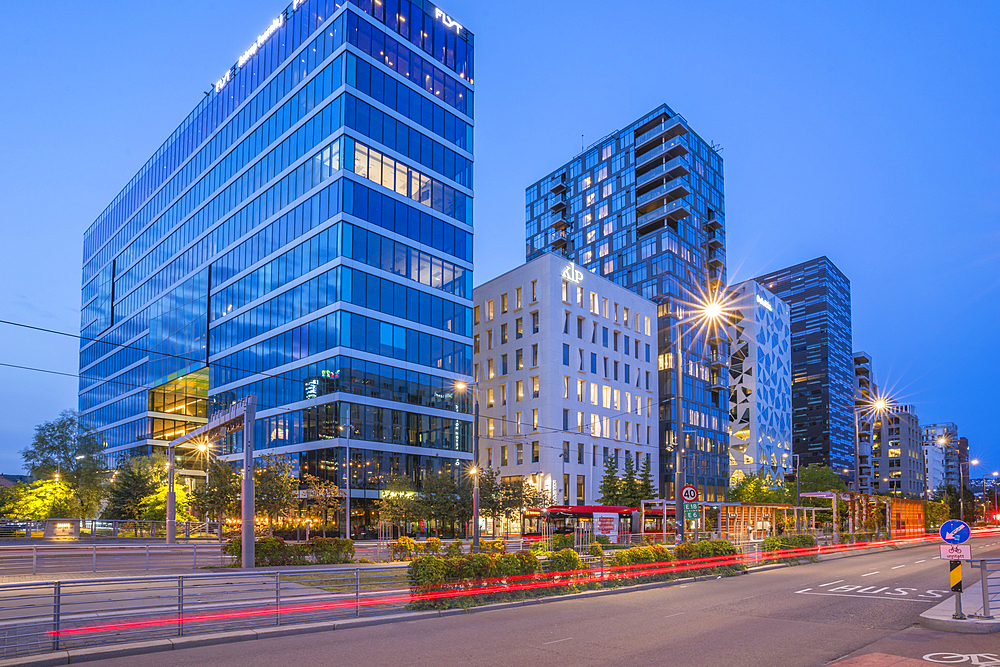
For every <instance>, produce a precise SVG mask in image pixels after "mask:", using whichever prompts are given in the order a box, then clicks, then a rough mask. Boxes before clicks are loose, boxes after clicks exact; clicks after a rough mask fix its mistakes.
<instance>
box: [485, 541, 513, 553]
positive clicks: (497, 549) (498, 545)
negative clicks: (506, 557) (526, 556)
mask: <svg viewBox="0 0 1000 667" xmlns="http://www.w3.org/2000/svg"><path fill="white" fill-rule="evenodd" d="M482 549H483V550H485V551H488V552H490V553H494V554H502V553H507V543H506V542H504V541H503V540H502V539H496V540H486V541H484V542H483V543H482Z"/></svg>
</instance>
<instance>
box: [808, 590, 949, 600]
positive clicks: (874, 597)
mask: <svg viewBox="0 0 1000 667" xmlns="http://www.w3.org/2000/svg"><path fill="white" fill-rule="evenodd" d="M807 590H808V589H807ZM796 592H801V591H796ZM802 595H830V596H833V597H838V598H871V599H872V600H892V601H894V602H927V603H930V602H935V600H917V599H915V598H891V597H889V596H887V595H848V594H847V593H802Z"/></svg>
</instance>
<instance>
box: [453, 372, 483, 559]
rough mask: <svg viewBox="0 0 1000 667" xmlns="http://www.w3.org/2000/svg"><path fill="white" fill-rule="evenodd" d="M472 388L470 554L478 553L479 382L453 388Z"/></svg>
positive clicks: (457, 384)
mask: <svg viewBox="0 0 1000 667" xmlns="http://www.w3.org/2000/svg"><path fill="white" fill-rule="evenodd" d="M470 386H471V387H472V400H473V403H474V404H475V408H474V411H473V420H472V553H474V554H477V553H479V473H480V466H479V382H478V381H476V382H456V383H455V388H456V389H458V390H459V391H465V389H466V388H467V387H470Z"/></svg>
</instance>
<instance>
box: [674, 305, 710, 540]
mask: <svg viewBox="0 0 1000 667" xmlns="http://www.w3.org/2000/svg"><path fill="white" fill-rule="evenodd" d="M672 305H673V308H672V309H671V311H670V314H669V317H671V318H672V319H673V320H674V323H673V325H671V329H672V338H673V357H674V362H675V371H676V387H674V525H675V529H674V530H675V538H674V539H675V543H680V542H683V541H684V523H683V516H684V499H683V498H682V497H681V487H682V486H684V472H683V460H684V459H683V455H684V447H683V444H682V443H683V442H684V361H683V355H682V353H681V336H682V333H683V330H682V326H681V325H687V328H688V329H690V327H691V326H692V325H693V324H700V325H702V326H708V327H712V328H715V327H717V326H718V325H719V320H721V319H722V315H723V310H724V304H723V302H722V300H721V297H720V296H718V295H715V296H712V297H711V298H709V299H703V300H697V301H695V303H693V304H682V303H681V302H680V301H679V300H674V302H673V304H672ZM685 305H687V306H689V307H690V310H691V313H692V316H690V317H687V318H686V317H685V312H684V310H685V308H684V306H685Z"/></svg>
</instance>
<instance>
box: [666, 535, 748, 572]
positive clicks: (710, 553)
mask: <svg viewBox="0 0 1000 667" xmlns="http://www.w3.org/2000/svg"><path fill="white" fill-rule="evenodd" d="M738 554H739V550H738V549H737V548H736V547H735V546H734V545H733V543H732V542H729V541H727V540H703V541H701V542H681V543H680V544H678V545H677V547H676V548H675V549H674V556H675V557H676V558H677V560H679V561H683V560H692V559H700V558H712V557H716V556H736V555H738ZM745 569H746V566H745V565H743V564H742V563H735V562H732V563H727V564H725V565H714V564H712V563H708V564H706V566H705V567H704V568H697V569H693V570H685V571H683V575H682V576H707V575H729V574H735V573H737V572H742V571H743V570H745Z"/></svg>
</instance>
